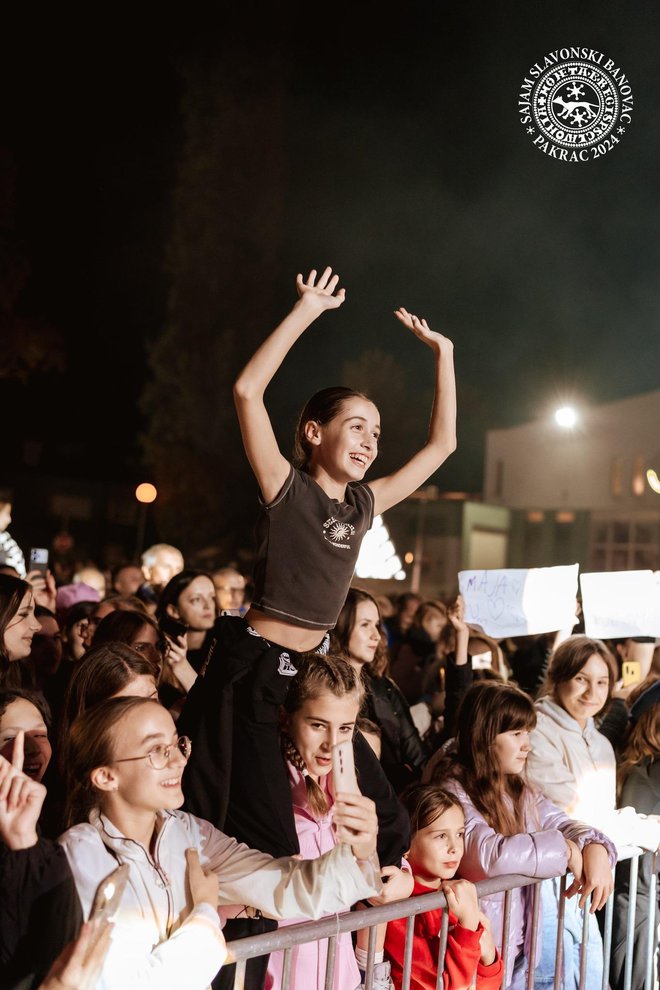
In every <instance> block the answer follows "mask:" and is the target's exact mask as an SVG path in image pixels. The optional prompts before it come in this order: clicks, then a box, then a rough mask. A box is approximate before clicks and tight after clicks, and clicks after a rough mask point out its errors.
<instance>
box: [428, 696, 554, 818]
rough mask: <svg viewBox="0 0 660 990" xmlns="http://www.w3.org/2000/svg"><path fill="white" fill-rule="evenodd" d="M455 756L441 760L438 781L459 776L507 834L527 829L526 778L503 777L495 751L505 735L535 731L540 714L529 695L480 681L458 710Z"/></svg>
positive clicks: (476, 803)
mask: <svg viewBox="0 0 660 990" xmlns="http://www.w3.org/2000/svg"><path fill="white" fill-rule="evenodd" d="M456 724H457V726H458V729H457V731H456V740H455V752H454V753H453V754H451V755H450V754H447V756H446V757H445V758H444V759H443V760H441V761H439V762H438V764H437V765H436V767H435V769H434V771H433V776H432V779H433V782H434V783H440V782H441V781H442V780H443V779H445V778H446V777H447V776H448V775H449V776H454V777H457V778H458V780H459V781H460V783H461V784H462V785H463V788H464V789H465V791H466V793H467V795H468V797H469V798H470V800H471V801H472V803H473V804H474V806H475V808H477V810H478V811H480V812H481V814H482V815H483V816H484V818H485V819H486V821H487V822H488V824H489V825H491V826H492V828H494V829H495V830H496V831H497V832H500V833H501V834H502V835H515V834H516V833H518V832H524V831H526V828H525V803H526V799H527V797H528V795H529V793H530V788H529V785H528V784H527V783H526V781H525V779H524V778H523V777H522V776H520V775H518V774H514V773H508V774H505V773H503V771H502V769H501V768H500V766H499V764H498V761H497V759H496V758H495V754H494V751H493V747H494V743H495V737H496V736H498V735H500V733H502V732H513V731H516V730H519V729H522V730H527V731H529V730H530V729H533V728H534V726H535V725H536V710H535V709H534V703H533V702H532V699H531V698H530V697H529V695H527V694H525V692H524V691H521V690H520V688H517V687H514V686H513V685H512V684H501V683H499V682H498V681H478V682H477V683H476V684H473V685H472V687H471V688H469V690H468V691H467V692H466V694H465V695H464V697H463V700H462V701H461V703H460V705H459V707H458V711H457V712H456Z"/></svg>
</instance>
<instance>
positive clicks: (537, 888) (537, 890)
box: [527, 883, 541, 990]
mask: <svg viewBox="0 0 660 990" xmlns="http://www.w3.org/2000/svg"><path fill="white" fill-rule="evenodd" d="M540 906H541V884H540V883H535V884H534V890H533V892H532V934H531V938H530V941H529V958H530V959H536V946H537V943H538V924H539V908H540ZM527 990H534V966H528V967H527Z"/></svg>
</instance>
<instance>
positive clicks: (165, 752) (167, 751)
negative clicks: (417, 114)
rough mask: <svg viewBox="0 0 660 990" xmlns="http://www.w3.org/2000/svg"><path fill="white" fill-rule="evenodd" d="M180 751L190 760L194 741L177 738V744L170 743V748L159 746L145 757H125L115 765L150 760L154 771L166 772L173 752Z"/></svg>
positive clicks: (181, 737)
mask: <svg viewBox="0 0 660 990" xmlns="http://www.w3.org/2000/svg"><path fill="white" fill-rule="evenodd" d="M173 749H178V750H179V752H180V753H181V755H182V756H183V757H184V759H186V760H187V759H188V757H189V756H190V754H191V752H192V741H191V740H190V739H189V738H188V736H177V740H176V742H173V743H170V744H169V746H164V745H162V744H161V745H159V746H154V748H153V749H150V750H149V752H148V753H145V754H144V756H124V757H123V759H121V760H115V761H114V762H115V763H130V762H131V761H132V760H149V763H151V765H152V767H153V768H154V770H164V769H165V767H166V766H167V764H168V763H169V762H170V756H171V755H172V750H173Z"/></svg>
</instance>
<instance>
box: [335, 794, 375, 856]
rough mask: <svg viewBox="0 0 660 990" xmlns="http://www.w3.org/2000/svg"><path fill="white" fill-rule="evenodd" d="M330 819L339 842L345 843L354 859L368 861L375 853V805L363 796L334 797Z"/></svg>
mask: <svg viewBox="0 0 660 990" xmlns="http://www.w3.org/2000/svg"><path fill="white" fill-rule="evenodd" d="M332 818H333V822H334V826H335V831H336V833H337V840H338V841H339V842H347V843H348V845H350V847H351V849H352V850H353V855H354V856H355V858H356V859H369V857H370V856H371V854H372V853H374V852H375V851H376V836H377V835H378V817H377V815H376V805H375V804H374V802H373V801H372V800H371V798H368V797H365V796H364V794H348V793H345V792H340V793H339V794H336V795H335V803H334V805H333V806H332Z"/></svg>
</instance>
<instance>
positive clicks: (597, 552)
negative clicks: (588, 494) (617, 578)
mask: <svg viewBox="0 0 660 990" xmlns="http://www.w3.org/2000/svg"><path fill="white" fill-rule="evenodd" d="M589 566H590V568H591V569H592V570H594V571H638V570H646V569H650V570H654V571H655V570H659V569H660V518H655V519H645V520H641V521H640V520H635V519H624V518H620V517H619V518H616V519H607V520H603V519H598V520H594V521H593V523H592V526H591V534H590V549H589Z"/></svg>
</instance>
